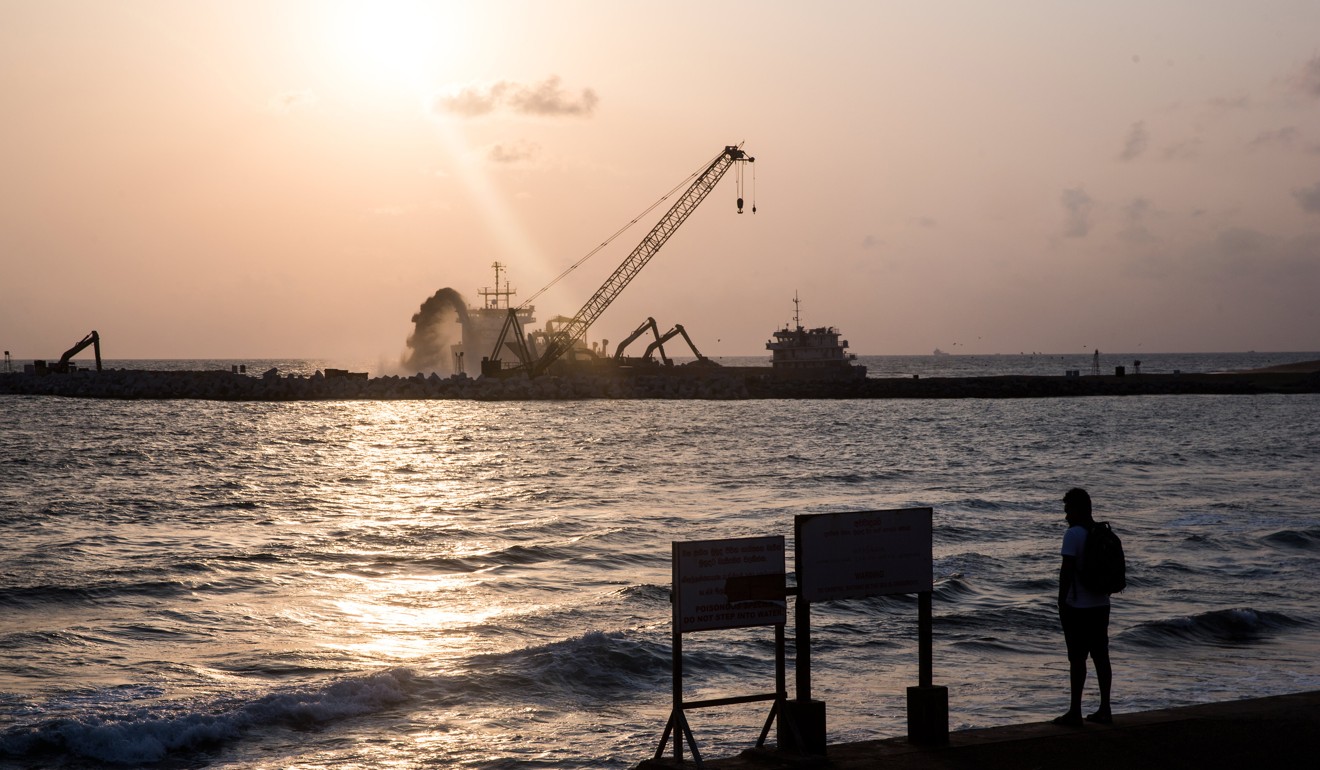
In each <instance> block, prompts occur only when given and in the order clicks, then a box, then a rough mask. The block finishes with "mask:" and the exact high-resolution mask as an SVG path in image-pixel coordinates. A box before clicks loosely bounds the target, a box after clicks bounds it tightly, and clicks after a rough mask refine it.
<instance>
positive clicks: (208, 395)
mask: <svg viewBox="0 0 1320 770" xmlns="http://www.w3.org/2000/svg"><path fill="white" fill-rule="evenodd" d="M1252 393H1320V372H1271V371H1256V372H1230V373H1213V374H1141V375H1129V376H1126V377H1124V376H1116V375H1115V376H1107V375H1101V376H1091V377H1063V376H1060V377H1047V376H1030V375H1001V376H992V377H931V378H920V379H918V378H868V379H855V380H847V381H838V382H831V381H801V380H781V379H777V378H775V377H774V376H773V375H772V374H771V372H770V369H769V368H768V367H765V368H755V369H749V368H718V369H701V370H695V371H694V370H677V371H660V372H636V373H618V372H603V373H581V374H574V375H570V376H545V377H540V378H537V379H535V380H528V379H526V378H510V379H507V380H500V379H487V378H480V379H472V378H470V377H467V376H465V375H454V376H452V377H444V378H442V377H439V376H437V375H435V374H430V375H422V374H420V373H419V374H416V375H413V376H411V377H400V376H385V377H372V378H368V377H366V376H365V375H363V376H354V377H345V376H330V377H327V376H325V375H324V374H322V373H321V372H319V371H318V372H317V373H316V374H314V375H311V376H299V375H287V376H282V375H280V374H279V373H278V372H275V371H268V372H265V373H263V374H261V375H260V376H253V375H249V374H241V373H235V372H230V371H224V370H216V371H153V370H142V369H108V370H104V371H99V372H98V371H92V370H80V371H75V372H70V373H68V374H48V375H34V374H26V373H9V374H0V394H7V395H44V396H65V397H70V398H106V399H197V400H209V401H343V400H398V399H468V400H480V401H528V400H532V401H544V400H581V399H704V400H737V399H767V398H786V399H815V398H828V399H875V398H891V399H892V398H927V399H932V398H934V399H940V398H1062V397H1075V396H1127V395H1170V394H1252Z"/></svg>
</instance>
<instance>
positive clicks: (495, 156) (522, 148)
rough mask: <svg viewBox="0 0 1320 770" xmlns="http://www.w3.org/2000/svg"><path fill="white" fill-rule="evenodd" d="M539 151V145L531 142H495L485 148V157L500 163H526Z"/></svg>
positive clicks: (533, 158) (492, 161)
mask: <svg viewBox="0 0 1320 770" xmlns="http://www.w3.org/2000/svg"><path fill="white" fill-rule="evenodd" d="M540 152H541V147H540V145H537V144H535V143H532V142H513V143H509V144H495V145H491V146H490V147H489V148H487V150H486V159H487V160H489V161H490V162H491V163H501V164H514V163H527V162H530V161H533V160H535V159H536V157H537V156H538V155H539V154H540Z"/></svg>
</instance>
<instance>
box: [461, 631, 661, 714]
mask: <svg viewBox="0 0 1320 770" xmlns="http://www.w3.org/2000/svg"><path fill="white" fill-rule="evenodd" d="M471 663H472V665H474V666H477V667H479V668H480V670H481V672H482V673H481V675H480V676H478V677H473V680H472V685H473V686H474V687H476V688H478V689H480V690H483V691H485V692H486V693H487V694H489V695H492V696H495V697H507V696H508V695H509V694H514V695H516V696H517V697H519V698H525V697H526V696H527V694H528V693H537V694H539V695H542V696H545V697H547V698H550V699H555V698H562V697H564V696H569V697H570V698H572V699H577V698H582V697H586V698H588V699H590V700H592V701H593V702H594V701H596V700H606V701H608V700H611V697H610V693H620V692H633V691H636V690H637V689H639V687H640V688H644V689H649V688H652V687H653V686H654V685H655V684H656V683H657V682H662V681H665V680H666V679H667V678H668V677H669V676H670V673H671V671H672V655H671V652H670V649H669V646H668V645H662V644H658V643H654V642H649V641H646V640H645V639H641V638H639V637H637V636H635V635H632V634H628V633H625V632H622V631H588V632H586V633H584V634H582V635H581V636H577V637H573V638H571V639H564V640H560V641H556V642H549V643H547V644H543V645H538V646H533V647H526V648H523V649H520V650H513V651H510V652H502V653H491V654H488V655H479V656H476V657H474V658H473V659H472V661H471Z"/></svg>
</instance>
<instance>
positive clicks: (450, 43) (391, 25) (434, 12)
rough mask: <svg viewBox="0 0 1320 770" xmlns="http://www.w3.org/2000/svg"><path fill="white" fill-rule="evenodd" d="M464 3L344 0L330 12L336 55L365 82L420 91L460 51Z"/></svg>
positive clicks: (428, 86)
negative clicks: (331, 13)
mask: <svg viewBox="0 0 1320 770" xmlns="http://www.w3.org/2000/svg"><path fill="white" fill-rule="evenodd" d="M463 8H464V5H463V4H462V3H447V2H442V3H428V2H422V1H421V0H377V1H376V2H361V1H360V0H346V2H343V3H340V4H339V5H337V6H335V14H334V15H333V17H332V18H333V29H332V34H331V37H332V43H333V47H334V49H335V55H336V56H337V57H338V58H339V59H340V64H341V66H343V67H345V68H346V69H347V70H348V72H349V74H350V76H351V77H352V78H353V79H355V80H356V81H358V82H359V83H361V84H362V85H363V86H365V87H368V88H376V89H391V90H392V89H405V90H409V91H415V92H419V93H424V92H425V91H426V90H429V89H431V88H433V87H434V84H435V82H436V81H437V80H438V79H442V78H444V77H445V75H446V73H445V72H444V71H443V70H444V69H446V68H447V66H449V65H451V64H452V63H453V62H454V61H455V60H456V58H457V57H458V56H459V55H460V51H459V50H458V49H459V47H460V45H461V41H462V39H463V34H462V28H463V14H464V13H465V12H464V10H463Z"/></svg>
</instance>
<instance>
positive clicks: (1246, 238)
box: [1194, 227, 1320, 287]
mask: <svg viewBox="0 0 1320 770" xmlns="http://www.w3.org/2000/svg"><path fill="white" fill-rule="evenodd" d="M1318 254H1320V235H1303V236H1299V237H1296V238H1279V237H1277V236H1272V235H1268V234H1266V233H1262V232H1260V231H1258V230H1252V229H1250V228H1246V227H1231V228H1228V229H1226V230H1223V231H1222V232H1220V233H1219V234H1218V235H1217V236H1216V237H1215V239H1214V240H1213V241H1211V242H1210V243H1207V244H1204V245H1203V246H1201V247H1200V248H1198V249H1196V250H1195V252H1194V257H1196V259H1195V262H1196V263H1197V265H1198V267H1199V270H1198V271H1197V272H1199V273H1200V274H1201V275H1202V276H1204V277H1208V278H1211V279H1228V280H1230V281H1235V282H1243V281H1245V282H1250V283H1258V284H1263V285H1271V286H1275V287H1284V286H1310V285H1313V281H1314V279H1315V278H1316V277H1317V276H1318V275H1320V258H1317V255H1318Z"/></svg>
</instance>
